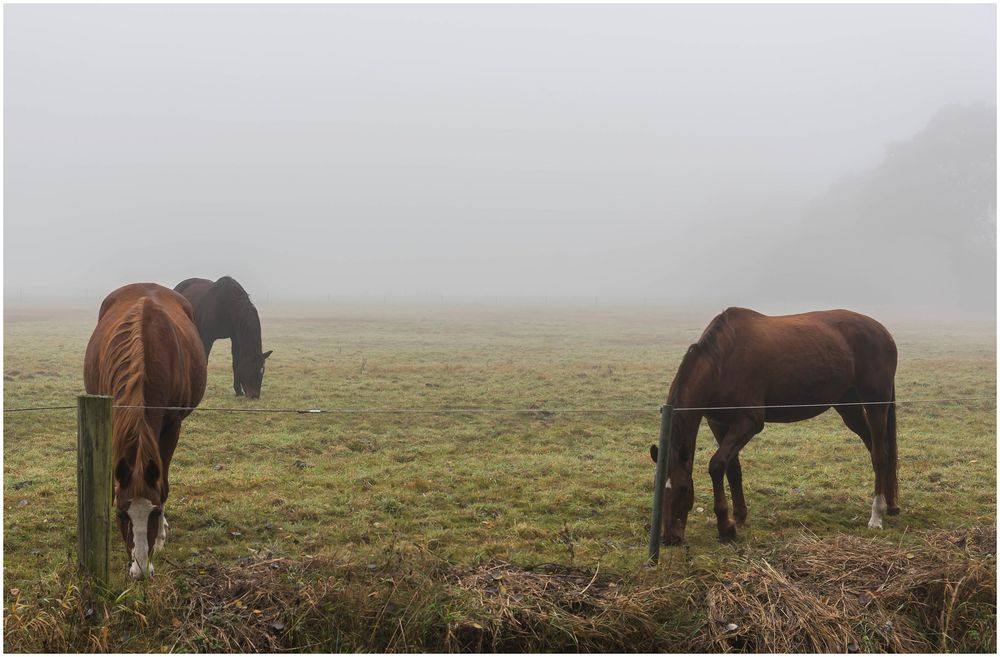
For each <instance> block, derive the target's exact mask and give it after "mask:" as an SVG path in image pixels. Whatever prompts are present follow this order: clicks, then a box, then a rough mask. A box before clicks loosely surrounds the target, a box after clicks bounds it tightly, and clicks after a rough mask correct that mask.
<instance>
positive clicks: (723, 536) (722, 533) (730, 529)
mask: <svg viewBox="0 0 1000 657" xmlns="http://www.w3.org/2000/svg"><path fill="white" fill-rule="evenodd" d="M735 540H736V524H735V523H732V522H730V523H729V524H728V525H726V526H725V527H723V528H722V529H720V530H719V542H720V543H731V542H732V541H735Z"/></svg>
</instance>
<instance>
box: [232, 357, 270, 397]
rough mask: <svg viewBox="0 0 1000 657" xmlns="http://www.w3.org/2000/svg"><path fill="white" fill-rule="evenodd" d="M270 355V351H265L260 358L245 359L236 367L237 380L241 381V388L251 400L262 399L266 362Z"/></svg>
mask: <svg viewBox="0 0 1000 657" xmlns="http://www.w3.org/2000/svg"><path fill="white" fill-rule="evenodd" d="M270 355H271V352H270V351H265V352H264V353H262V354H261V355H260V356H252V357H250V358H245V359H243V360H242V361H241V362H240V363H239V364H237V366H236V378H237V379H238V380H239V383H240V388H242V389H243V394H245V395H246V396H247V397H248V398H250V399H260V388H261V385H262V384H263V383H264V361H266V360H267V357H268V356H270Z"/></svg>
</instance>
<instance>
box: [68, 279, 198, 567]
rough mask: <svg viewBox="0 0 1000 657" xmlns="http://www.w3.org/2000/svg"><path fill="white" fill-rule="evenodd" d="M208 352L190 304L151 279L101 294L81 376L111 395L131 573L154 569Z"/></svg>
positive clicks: (118, 498)
mask: <svg viewBox="0 0 1000 657" xmlns="http://www.w3.org/2000/svg"><path fill="white" fill-rule="evenodd" d="M206 376H207V372H206V367H205V352H204V350H203V349H202V346H201V339H200V338H199V337H198V329H197V328H195V325H194V320H193V313H192V310H191V304H189V303H188V302H187V300H186V299H184V297H182V296H181V295H179V294H177V293H176V292H173V291H171V290H169V289H167V288H165V287H162V286H160V285H156V284H154V283H135V284H133V285H126V286H125V287H120V288H118V289H117V290H115V291H114V292H112V293H111V294H109V295H108V297H107V298H106V299H105V300H104V303H103V304H101V311H100V314H99V315H98V319H97V328H95V329H94V333H93V335H91V336H90V343H89V344H88V345H87V355H86V358H85V360H84V364H83V380H84V385H85V386H86V389H87V392H88V393H89V394H92V395H110V396H112V397H114V405H115V406H116V408H115V411H114V414H113V417H112V422H111V425H112V426H111V430H112V441H113V443H112V450H111V452H112V463H114V479H115V482H114V493H115V506H116V507H117V509H118V526H119V528H120V529H121V533H122V538H123V539H124V540H125V546H126V551H127V552H128V554H129V556H130V557H131V559H132V564H131V566H130V567H129V574H131V575H132V577H134V578H136V579H139V578H142V577H144V576H146V575H149V576H152V575H153V564H152V556H153V552H154V550H159V549H161V548H162V547H163V543H164V541H165V540H166V538H167V529H168V525H167V519H166V517H165V516H164V515H163V506H164V504H165V503H166V501H167V494H168V493H169V492H170V486H169V483H168V474H169V471H170V459H171V457H173V455H174V449H175V448H176V447H177V439H178V438H179V437H180V431H181V420H183V419H184V418H185V417H187V416H188V414H189V413H190V412H191V411H190V410H167V409H164V408H121V407H123V406H126V407H141V406H146V407H186V408H193V407H194V406H197V405H198V403H199V402H200V401H201V397H202V395H203V394H205V379H206Z"/></svg>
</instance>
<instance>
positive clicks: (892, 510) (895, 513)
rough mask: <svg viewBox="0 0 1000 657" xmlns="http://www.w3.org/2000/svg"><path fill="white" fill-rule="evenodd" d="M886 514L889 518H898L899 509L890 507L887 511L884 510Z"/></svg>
mask: <svg viewBox="0 0 1000 657" xmlns="http://www.w3.org/2000/svg"><path fill="white" fill-rule="evenodd" d="M886 513H888V514H889V515H890V516H898V515H899V507H898V506H890V507H889V508H888V509H886Z"/></svg>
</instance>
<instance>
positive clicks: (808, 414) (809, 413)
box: [764, 406, 830, 422]
mask: <svg viewBox="0 0 1000 657" xmlns="http://www.w3.org/2000/svg"><path fill="white" fill-rule="evenodd" d="M828 408H830V407H829V406H808V407H800V408H768V409H766V410H765V411H764V421H765V422H801V421H802V420H808V419H810V418H814V417H816V416H817V415H820V414H821V413H823V412H825V411H826V410H827V409H828Z"/></svg>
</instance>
